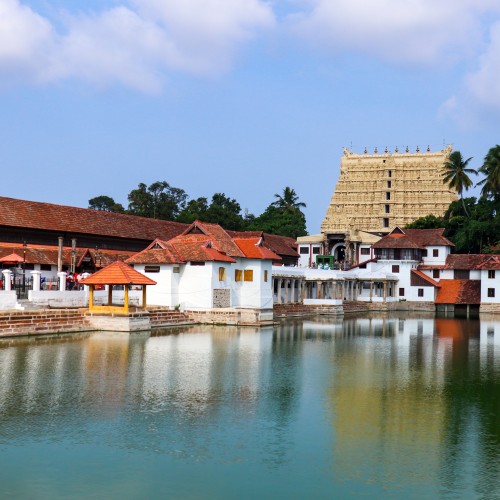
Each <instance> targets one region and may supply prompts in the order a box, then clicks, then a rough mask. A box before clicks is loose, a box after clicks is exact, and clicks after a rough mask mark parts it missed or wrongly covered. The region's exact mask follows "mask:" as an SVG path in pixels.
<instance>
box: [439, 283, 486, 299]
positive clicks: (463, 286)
mask: <svg viewBox="0 0 500 500" xmlns="http://www.w3.org/2000/svg"><path fill="white" fill-rule="evenodd" d="M439 284H440V285H441V287H440V288H439V290H438V293H437V297H436V304H480V303H481V282H480V281H479V280H441V281H440V282H439Z"/></svg>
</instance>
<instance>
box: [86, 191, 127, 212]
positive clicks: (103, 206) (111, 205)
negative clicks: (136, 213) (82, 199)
mask: <svg viewBox="0 0 500 500" xmlns="http://www.w3.org/2000/svg"><path fill="white" fill-rule="evenodd" d="M89 208H91V209H92V210H102V211H104V212H118V213H123V212H124V208H123V205H121V204H120V203H116V202H115V200H113V198H111V197H109V196H105V195H101V196H96V197H95V198H91V199H90V200H89Z"/></svg>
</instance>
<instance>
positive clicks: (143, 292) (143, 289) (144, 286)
mask: <svg viewBox="0 0 500 500" xmlns="http://www.w3.org/2000/svg"><path fill="white" fill-rule="evenodd" d="M142 307H143V309H146V285H142Z"/></svg>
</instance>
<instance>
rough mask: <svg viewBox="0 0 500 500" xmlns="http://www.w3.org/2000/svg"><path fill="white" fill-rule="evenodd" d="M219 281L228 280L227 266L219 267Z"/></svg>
mask: <svg viewBox="0 0 500 500" xmlns="http://www.w3.org/2000/svg"><path fill="white" fill-rule="evenodd" d="M219 281H226V268H225V267H219Z"/></svg>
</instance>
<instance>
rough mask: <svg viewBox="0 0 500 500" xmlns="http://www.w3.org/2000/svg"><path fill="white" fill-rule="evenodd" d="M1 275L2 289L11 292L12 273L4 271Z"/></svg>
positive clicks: (8, 270) (7, 270)
mask: <svg viewBox="0 0 500 500" xmlns="http://www.w3.org/2000/svg"><path fill="white" fill-rule="evenodd" d="M2 274H3V289H4V290H5V291H9V290H12V271H11V270H10V269H5V271H2Z"/></svg>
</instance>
